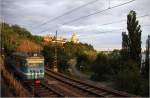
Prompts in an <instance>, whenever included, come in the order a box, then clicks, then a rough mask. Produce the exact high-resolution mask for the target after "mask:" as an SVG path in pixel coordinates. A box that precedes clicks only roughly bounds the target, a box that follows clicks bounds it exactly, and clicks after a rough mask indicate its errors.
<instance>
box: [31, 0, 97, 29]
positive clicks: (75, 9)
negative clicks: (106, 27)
mask: <svg viewBox="0 0 150 98" xmlns="http://www.w3.org/2000/svg"><path fill="white" fill-rule="evenodd" d="M97 1H98V0H94V1H91V2H88V3H86V4H84V5H81V6H79V7H77V8H74V9H72V10H70V11H68V12H65V13H63V14H61V15H59V16H57V17H54V18H53V19H51V20H48V21H45V22H44V23H42V24H40V25H38V26H36V27H33V28H32V29H34V28H37V27H40V26H43V25H45V24H47V23H51V22H53V21H54V20H56V19H59V18H60V17H63V16H65V15H68V14H70V13H72V12H74V11H77V10H79V9H81V8H83V7H86V6H88V5H90V4H92V3H95V2H97Z"/></svg>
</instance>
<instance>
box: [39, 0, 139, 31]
mask: <svg viewBox="0 0 150 98" xmlns="http://www.w3.org/2000/svg"><path fill="white" fill-rule="evenodd" d="M133 1H136V0H130V1H128V2H125V3H122V4H118V5H115V6H112V7H108V8H106V9H103V10H98V11H96V12H94V13H91V14H88V15H85V16H81V17H79V18H76V19H73V20H71V21H68V22H64V23H63V24H62V25H66V24H70V23H73V22H76V21H79V20H81V19H84V18H87V17H90V16H93V15H96V14H100V13H102V12H105V11H108V10H111V9H113V8H117V7H120V6H123V5H126V4H129V3H131V2H133ZM52 27H56V26H52ZM52 27H51V28H52ZM49 29H50V28H48V29H46V30H43V31H41V32H45V31H47V30H49Z"/></svg>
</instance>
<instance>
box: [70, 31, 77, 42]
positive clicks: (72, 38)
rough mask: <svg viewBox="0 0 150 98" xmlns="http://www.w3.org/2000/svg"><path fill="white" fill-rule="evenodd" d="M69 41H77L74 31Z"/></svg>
mask: <svg viewBox="0 0 150 98" xmlns="http://www.w3.org/2000/svg"><path fill="white" fill-rule="evenodd" d="M70 41H71V42H73V43H79V39H78V38H77V36H76V33H73V35H72V37H71V39H70Z"/></svg>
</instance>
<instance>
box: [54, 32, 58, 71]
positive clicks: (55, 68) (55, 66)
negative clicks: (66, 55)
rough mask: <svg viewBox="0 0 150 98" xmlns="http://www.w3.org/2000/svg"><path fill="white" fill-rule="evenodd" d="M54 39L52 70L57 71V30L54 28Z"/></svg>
mask: <svg viewBox="0 0 150 98" xmlns="http://www.w3.org/2000/svg"><path fill="white" fill-rule="evenodd" d="M55 37H56V40H55V56H54V71H55V72H58V68H57V30H56V35H55Z"/></svg>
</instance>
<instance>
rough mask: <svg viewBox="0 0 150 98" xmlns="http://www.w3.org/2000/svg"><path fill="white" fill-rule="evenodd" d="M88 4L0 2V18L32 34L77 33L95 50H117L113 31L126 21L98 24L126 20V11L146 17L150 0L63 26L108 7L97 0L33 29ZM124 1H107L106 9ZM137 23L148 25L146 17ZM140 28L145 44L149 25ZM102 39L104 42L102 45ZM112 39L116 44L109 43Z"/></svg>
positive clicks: (25, 0) (44, 0)
mask: <svg viewBox="0 0 150 98" xmlns="http://www.w3.org/2000/svg"><path fill="white" fill-rule="evenodd" d="M91 1H93V0H1V7H2V9H1V12H2V13H1V15H0V17H1V18H3V19H4V20H5V21H6V22H8V23H11V24H19V25H21V26H23V27H25V28H27V29H28V30H30V31H31V32H32V33H33V34H39V35H46V34H49V33H52V34H54V33H55V31H56V30H58V32H59V35H60V36H65V37H67V38H69V37H70V36H71V35H72V33H73V32H77V35H78V37H79V38H80V41H82V42H87V43H90V44H92V45H94V47H95V48H96V49H99V48H107V47H110V48H114V47H120V46H121V40H120V39H121V32H122V30H120V31H117V30H119V29H121V28H126V21H124V22H119V23H114V24H110V25H102V24H105V23H110V22H114V21H118V20H126V17H127V14H128V13H129V11H130V10H135V11H136V12H137V17H138V16H142V15H145V14H150V6H149V4H150V0H135V1H134V2H132V3H130V4H127V5H124V6H120V7H118V8H114V9H111V10H108V11H105V12H102V13H99V14H97V15H93V16H90V17H87V18H84V19H81V20H79V21H75V22H72V23H71V22H70V23H68V24H64V25H63V23H65V22H68V21H71V20H74V19H77V18H79V17H82V16H85V15H88V14H91V13H94V12H96V11H99V10H103V9H106V8H108V6H109V3H108V0H98V1H97V2H95V3H93V4H90V5H88V6H86V7H84V8H81V9H79V10H77V11H74V12H72V13H70V14H67V15H65V16H63V17H61V18H59V19H56V20H54V21H50V22H49V23H47V24H45V25H42V26H40V27H37V28H34V27H36V26H38V25H40V24H42V23H43V22H45V21H47V20H51V19H53V18H55V17H57V16H60V15H62V14H63V13H66V12H68V11H70V10H72V9H74V8H77V7H79V6H81V5H83V4H86V3H87V2H91ZM128 1H129V0H110V6H115V5H118V4H121V3H124V2H128ZM138 20H139V23H140V24H141V25H150V17H144V18H140V19H138ZM141 29H142V31H143V32H142V41H143V42H145V39H146V38H147V35H148V34H150V32H149V31H150V26H142V27H141ZM42 31H43V32H42ZM123 31H126V30H123ZM106 36H109V37H106ZM102 40H103V41H102ZM104 40H105V42H108V43H105V42H104ZM113 40H116V41H118V42H116V43H113ZM144 46H145V44H144V43H143V44H142V47H144Z"/></svg>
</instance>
